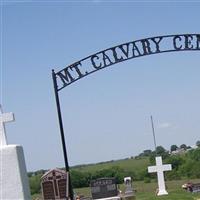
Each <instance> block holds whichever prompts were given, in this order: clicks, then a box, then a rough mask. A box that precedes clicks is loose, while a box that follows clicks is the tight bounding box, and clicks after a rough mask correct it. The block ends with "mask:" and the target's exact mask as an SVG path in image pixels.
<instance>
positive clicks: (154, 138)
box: [151, 116, 157, 154]
mask: <svg viewBox="0 0 200 200" xmlns="http://www.w3.org/2000/svg"><path fill="white" fill-rule="evenodd" d="M151 126H152V131H153V140H154V146H155V152H156V136H155V130H154V125H153V117H152V116H151ZM156 154H157V152H156Z"/></svg>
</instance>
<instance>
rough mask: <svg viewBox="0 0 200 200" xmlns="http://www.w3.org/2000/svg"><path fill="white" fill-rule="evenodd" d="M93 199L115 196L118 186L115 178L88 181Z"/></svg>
mask: <svg viewBox="0 0 200 200" xmlns="http://www.w3.org/2000/svg"><path fill="white" fill-rule="evenodd" d="M90 187H91V193H92V198H93V199H101V198H108V197H115V196H117V195H118V188H117V184H116V179H115V178H100V179H97V180H92V181H91V183H90Z"/></svg>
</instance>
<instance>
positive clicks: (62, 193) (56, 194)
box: [41, 169, 68, 200]
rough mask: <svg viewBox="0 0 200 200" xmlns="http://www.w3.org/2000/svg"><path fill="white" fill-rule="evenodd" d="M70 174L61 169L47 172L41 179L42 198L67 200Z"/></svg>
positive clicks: (45, 199)
mask: <svg viewBox="0 0 200 200" xmlns="http://www.w3.org/2000/svg"><path fill="white" fill-rule="evenodd" d="M67 185H68V174H67V173H66V172H65V171H63V170H60V169H53V170H50V171H48V172H46V173H45V174H44V175H43V176H42V178H41V187H42V196H43V199H44V200H47V199H48V200H50V199H59V200H61V199H63V200H64V199H66V197H67V196H68V191H67Z"/></svg>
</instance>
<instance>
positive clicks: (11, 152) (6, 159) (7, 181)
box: [0, 145, 31, 200]
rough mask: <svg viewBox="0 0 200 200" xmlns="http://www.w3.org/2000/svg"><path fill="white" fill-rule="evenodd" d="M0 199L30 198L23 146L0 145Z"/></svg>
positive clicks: (27, 199) (21, 199)
mask: <svg viewBox="0 0 200 200" xmlns="http://www.w3.org/2000/svg"><path fill="white" fill-rule="evenodd" d="M0 191H1V192H0V199H3V200H12V199H13V200H14V199H15V200H16V199H17V200H29V199H31V195H30V189H29V182H28V176H27V171H26V165H25V159H24V153H23V148H22V147H21V146H19V145H7V146H2V147H0Z"/></svg>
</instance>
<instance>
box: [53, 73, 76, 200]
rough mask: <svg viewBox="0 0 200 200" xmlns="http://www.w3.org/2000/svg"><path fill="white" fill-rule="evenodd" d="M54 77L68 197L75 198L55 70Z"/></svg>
mask: <svg viewBox="0 0 200 200" xmlns="http://www.w3.org/2000/svg"><path fill="white" fill-rule="evenodd" d="M52 78H53V85H54V92H55V99H56V107H57V113H58V121H59V127H60V135H61V141H62V148H63V154H64V161H65V169H66V172H68V175H69V176H68V177H69V182H68V183H69V186H68V187H69V188H68V191H69V194H68V198H70V199H71V200H73V188H72V184H71V178H70V173H69V164H68V158H67V149H66V143H65V134H64V129H63V122H62V115H61V109H60V101H59V95H58V90H57V81H56V75H55V72H54V70H52Z"/></svg>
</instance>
